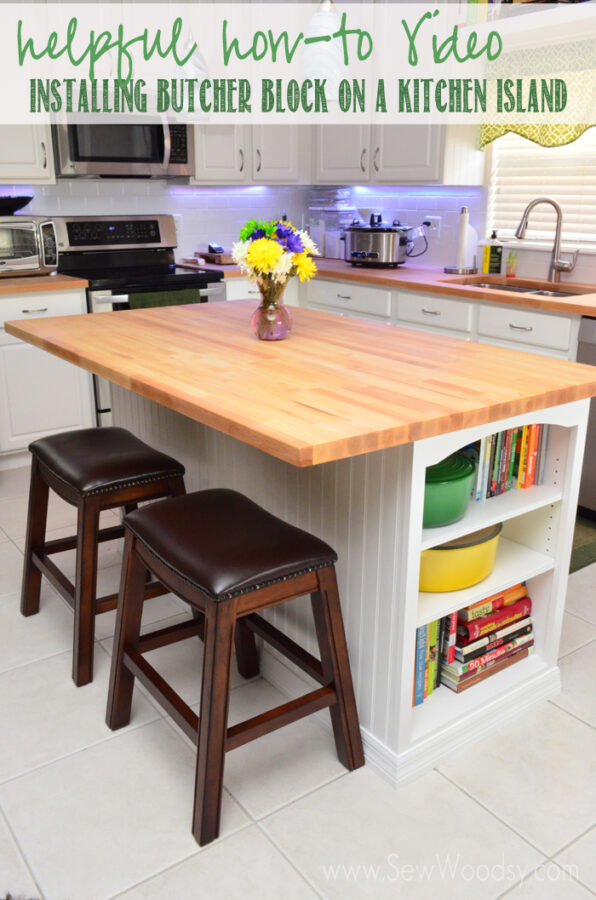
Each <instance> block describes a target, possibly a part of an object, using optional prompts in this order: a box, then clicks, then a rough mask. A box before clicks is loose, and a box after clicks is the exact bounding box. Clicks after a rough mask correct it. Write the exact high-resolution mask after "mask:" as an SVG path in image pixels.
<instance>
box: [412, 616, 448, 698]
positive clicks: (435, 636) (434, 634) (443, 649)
mask: <svg viewBox="0 0 596 900" xmlns="http://www.w3.org/2000/svg"><path fill="white" fill-rule="evenodd" d="M456 632H457V613H452V614H451V615H450V616H444V617H443V618H442V619H436V620H435V621H434V622H429V623H428V625H421V626H420V628H417V629H416V657H415V660H414V692H413V697H412V705H413V706H420V704H421V703H423V702H424V701H425V700H426V698H427V697H430V695H431V694H432V693H433V691H435V690H436V689H437V688H438V687H439V685H440V684H441V668H442V665H443V663H446V662H448V661H449V662H453V661H454V660H455V640H456Z"/></svg>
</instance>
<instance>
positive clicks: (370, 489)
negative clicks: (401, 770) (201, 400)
mask: <svg viewBox="0 0 596 900" xmlns="http://www.w3.org/2000/svg"><path fill="white" fill-rule="evenodd" d="M112 390H113V410H114V420H115V422H116V423H117V424H121V425H123V426H126V427H127V428H129V429H130V430H131V431H133V432H134V433H135V434H137V435H138V436H139V437H141V438H142V439H143V440H146V441H147V442H148V443H150V444H151V445H152V446H154V447H157V448H159V449H160V450H163V451H165V452H167V453H171V454H172V455H173V456H175V457H176V458H178V459H180V460H181V461H182V462H183V463H184V465H185V466H186V471H187V475H186V481H187V489H188V490H189V491H192V490H203V489H205V488H210V487H229V488H234V489H236V490H238V491H241V492H242V493H244V494H246V495H247V496H249V497H251V498H252V499H253V500H255V501H256V502H258V503H260V504H262V505H263V506H264V507H265V508H266V509H268V510H269V511H270V512H272V513H274V514H275V515H278V516H280V517H281V518H283V519H285V520H287V521H288V522H292V523H293V524H295V525H297V526H299V527H300V528H304V529H306V530H308V531H311V532H313V533H314V534H316V535H318V536H319V537H321V538H323V540H325V541H328V542H329V544H331V546H332V547H334V548H335V549H336V550H337V553H338V555H339V563H338V567H337V570H338V580H339V587H340V592H341V600H342V609H343V614H344V621H345V626H346V633H347V639H348V646H349V650H350V660H351V665H352V674H353V677H354V684H355V688H356V696H357V702H358V711H359V715H360V721H361V725H362V726H363V727H364V728H365V729H367V731H368V732H370V733H371V734H372V735H374V736H375V738H377V739H378V740H379V741H380V742H381V743H382V744H384V745H385V746H389V747H391V748H393V749H394V750H397V730H398V723H399V677H400V659H399V657H400V653H399V647H398V646H397V645H396V644H397V640H398V638H397V635H400V634H402V633H403V632H402V627H403V625H402V621H401V617H402V616H403V609H404V604H403V603H401V602H400V597H403V596H404V595H405V581H404V573H405V570H406V560H405V556H404V553H405V550H404V549H402V548H405V547H406V545H407V541H406V534H405V529H406V528H407V522H408V520H409V503H410V496H409V490H410V488H409V485H410V471H411V462H412V457H411V454H412V445H411V444H406V445H402V446H399V447H393V448H390V449H388V450H381V451H377V452H374V453H368V454H364V455H361V456H357V457H353V458H351V459H346V460H340V461H338V462H331V463H324V464H322V465H318V466H312V467H308V468H303V469H299V468H296V467H295V466H291V465H289V464H288V463H285V462H283V461H281V460H278V459H275V458H274V457H272V456H269V455H268V454H265V453H263V452H261V451H260V450H257V449H256V448H253V447H250V446H248V445H247V444H244V443H241V442H240V441H237V440H235V439H234V438H231V437H229V436H227V435H224V434H221V433H219V432H217V431H214V430H213V429H211V428H208V427H206V426H203V425H200V424H199V423H197V422H194V421H192V420H190V419H187V418H185V417H183V416H181V415H179V414H178V413H175V412H173V411H171V410H168V409H166V408H165V407H163V406H160V405H158V404H156V403H153V402H152V401H150V400H146V399H144V398H142V397H140V396H138V395H136V394H133V393H131V392H129V391H126V390H124V389H122V388H119V387H116V386H114V387H113V388H112ZM267 618H269V619H270V621H272V622H273V623H274V624H275V625H276V626H277V627H278V628H280V629H282V630H283V631H284V632H285V633H286V634H288V635H289V636H290V637H291V638H292V639H293V640H295V641H297V642H298V643H300V644H302V645H303V646H304V647H305V648H306V649H307V650H309V651H310V652H311V653H314V654H317V652H318V650H317V645H316V638H315V634H314V629H313V627H312V617H311V611H310V603H309V601H308V598H300V599H298V600H295V601H292V602H290V603H286V604H284V605H283V606H280V607H277V608H276V609H274V610H270V611H268V613H267ZM284 663H285V664H286V665H290V664H289V663H288V662H287V660H285V659H284ZM292 668H294V667H292ZM294 671H295V672H296V673H297V674H299V676H300V678H301V679H304V678H305V677H306V676H304V674H303V673H302V672H300V671H299V670H298V669H295V668H294Z"/></svg>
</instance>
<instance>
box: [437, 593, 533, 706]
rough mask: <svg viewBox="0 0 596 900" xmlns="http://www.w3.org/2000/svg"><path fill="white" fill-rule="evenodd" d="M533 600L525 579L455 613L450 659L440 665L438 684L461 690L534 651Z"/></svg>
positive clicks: (456, 690) (457, 690)
mask: <svg viewBox="0 0 596 900" xmlns="http://www.w3.org/2000/svg"><path fill="white" fill-rule="evenodd" d="M531 612H532V601H531V599H530V597H528V592H527V588H526V584H525V582H522V583H521V584H516V585H515V586H514V587H511V588H508V590H506V591H503V592H501V593H500V594H494V595H493V596H492V597H487V598H486V599H485V600H481V601H480V602H479V603H474V604H473V605H472V606H468V607H466V608H465V609H460V611H459V612H458V613H457V628H456V638H455V645H454V654H453V656H454V658H453V660H452V661H449V660H444V661H443V664H442V666H441V676H440V681H441V684H444V685H445V686H446V687H448V688H449V689H450V690H452V691H455V692H456V693H458V694H459V693H461V692H462V691H465V690H467V689H468V688H469V687H472V686H473V685H475V684H478V683H479V682H480V681H484V680H485V679H486V678H490V676H491V675H494V674H495V673H496V672H500V671H502V670H503V669H506V668H508V667H509V666H511V665H513V664H514V663H516V662H518V661H519V660H520V659H524V658H525V657H526V656H529V655H530V654H531V653H533V652H534V633H533V628H532V619H531V616H530V613H531Z"/></svg>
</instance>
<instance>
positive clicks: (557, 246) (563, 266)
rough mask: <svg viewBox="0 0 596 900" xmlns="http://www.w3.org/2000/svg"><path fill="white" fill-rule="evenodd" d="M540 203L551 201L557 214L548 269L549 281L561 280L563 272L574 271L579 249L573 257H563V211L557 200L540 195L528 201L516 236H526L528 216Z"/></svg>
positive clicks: (520, 237)
mask: <svg viewBox="0 0 596 900" xmlns="http://www.w3.org/2000/svg"><path fill="white" fill-rule="evenodd" d="M539 203H550V205H551V206H552V207H554V210H555V212H556V214H557V228H556V230H555V242H554V244H553V252H552V253H551V257H550V266H549V269H548V280H549V281H559V280H560V277H561V272H571V271H573V269H574V267H575V264H576V262H577V256H578V253H579V250H576V251H575V252H574V254H573V259H561V257H560V253H561V230H562V228H563V211H562V209H561V207H560V206H559V204H558V203H557V202H556V200H551V199H550V197H538V198H537V199H536V200H532V202H531V203H528V205H527V206H526V208H525V209H524V212H523V215H522V217H521V221H520V223H519V225H518V226H517V229H516V231H515V236H516V238H519V239H520V240H521V239H522V238H524V237H525V236H526V230H527V228H528V217H529V215H530V213H531V212H532V210H533V209H534V207H535V206H538V204H539Z"/></svg>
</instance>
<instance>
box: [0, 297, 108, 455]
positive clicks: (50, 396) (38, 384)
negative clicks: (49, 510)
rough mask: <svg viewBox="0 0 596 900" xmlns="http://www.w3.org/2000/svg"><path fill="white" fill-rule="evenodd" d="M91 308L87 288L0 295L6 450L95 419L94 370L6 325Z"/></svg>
mask: <svg viewBox="0 0 596 900" xmlns="http://www.w3.org/2000/svg"><path fill="white" fill-rule="evenodd" d="M85 309H86V307H85V295H84V293H83V292H82V291H70V292H61V291H48V292H43V293H31V294H27V293H23V294H18V295H8V296H6V295H5V296H1V297H0V329H1V330H0V453H10V452H16V451H20V450H24V449H25V448H26V447H27V446H28V445H29V444H30V443H31V441H34V440H36V439H37V438H40V437H44V436H45V435H48V434H53V433H55V432H59V431H66V430H68V429H71V428H90V427H92V426H93V425H94V424H95V420H94V415H93V394H92V385H91V376H90V375H89V373H88V372H85V371H84V370H83V369H80V368H78V367H77V366H74V365H72V364H71V363H68V362H65V361H64V360H62V359H58V357H56V356H52V355H51V354H49V353H46V352H45V351H44V350H39V349H37V347H33V346H31V344H26V343H23V342H22V341H19V340H17V339H16V338H14V337H12V336H11V335H9V334H7V333H6V332H5V331H4V321H6V320H10V319H25V318H27V319H28V318H33V317H45V316H51V315H69V314H76V313H83V312H85Z"/></svg>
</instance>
